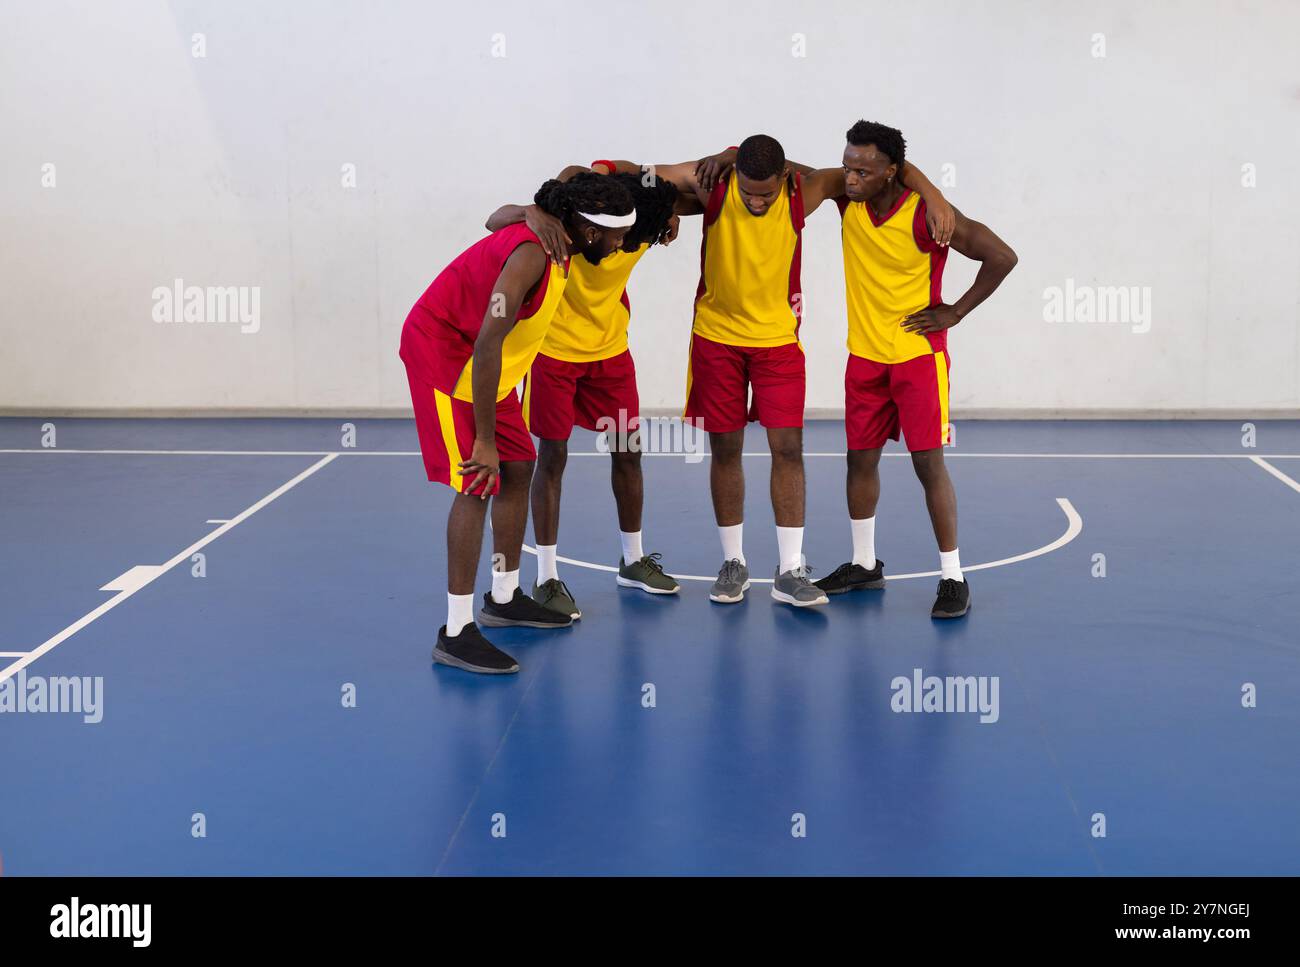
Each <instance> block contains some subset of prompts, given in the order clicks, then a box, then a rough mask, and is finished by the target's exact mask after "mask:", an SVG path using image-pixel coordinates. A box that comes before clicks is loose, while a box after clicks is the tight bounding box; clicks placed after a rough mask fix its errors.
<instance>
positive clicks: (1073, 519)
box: [524, 497, 1083, 584]
mask: <svg viewBox="0 0 1300 967" xmlns="http://www.w3.org/2000/svg"><path fill="white" fill-rule="evenodd" d="M1056 503H1057V505H1058V506H1059V507H1060V508H1061V510H1062V511H1063V512H1064V513H1065V519H1066V522H1067V526H1066V528H1065V533H1064V534H1062V535H1061V536H1060V537H1058V538H1057V539H1056V540H1054V541H1052V543H1050V544H1044V545H1043V546H1042V547H1039V548H1035V549H1034V550H1032V551H1026V552H1025V553H1024V554H1017V555H1016V556H1015V557H1004V558H1003V559H1002V560H1000V561H989V562H988V563H986V564H964V565H962V571H986V570H988V569H989V568H991V567H1003V566H1004V565H1007V564H1018V563H1020V562H1021V561H1027V560H1029V559H1030V558H1032V557H1042V556H1043V555H1044V554H1051V553H1052V551H1055V550H1059V549H1060V548H1062V547H1064V546H1065V545H1066V544H1068V543H1070V541H1072V540H1074V539H1075V538H1076V537H1078V536H1079V535H1080V534H1081V533H1082V532H1083V518H1082V517H1080V516H1079V512H1078V511H1077V510H1075V509H1074V505H1073V504H1072V503H1070V501H1069V500H1068V499H1066V498H1065V497H1057V498H1056ZM524 550H525V551H527V552H528V553H529V554H533V555H536V554H537V550H536V548H534V547H531V546H530V545H528V544H525V545H524ZM555 559H556V560H557V561H563V562H564V563H565V564H572V565H574V566H575V567H585V568H590V569H591V570H593V571H612V572H614V573H615V574H617V573H618V568H616V567H610V566H609V565H608V564H592V563H591V562H590V561H578V560H575V559H573V558H571V557H560V556H559V555H558V554H557V555H556V557H555ZM940 573H941V572H939V571H918V572H916V573H915V574H887V575H885V579H886V581H906V580H909V579H910V578H937V577H938V576H939V575H940ZM671 577H675V578H677V579H678V580H679V581H709V582H713V581H716V580H717V575H716V574H715V575H713V576H711V577H703V576H701V575H699V574H673V575H671ZM749 580H750V583H751V584H771V583H772V581H773V579H772V578H750V579H749Z"/></svg>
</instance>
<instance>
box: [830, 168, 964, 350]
mask: <svg viewBox="0 0 1300 967" xmlns="http://www.w3.org/2000/svg"><path fill="white" fill-rule="evenodd" d="M840 214H841V216H842V217H843V226H842V235H843V244H844V286H845V294H846V296H847V302H848V310H849V352H851V353H853V355H855V356H862V357H863V358H865V359H871V360H874V361H876V362H878V363H903V362H907V360H909V359H915V358H916V357H917V356H926V355H929V354H930V353H934V352H940V351H942V350H943V349H944V348H946V346H947V333H946V332H940V333H933V334H930V335H928V336H926V335H922V334H920V333H914V332H907V331H906V330H904V329H903V327H902V322H903V320H904V319H906V318H907V317H908V316H910V315H911V314H912V313H914V312H919V311H921V310H922V309H925V308H928V307H929V306H932V305H936V304H938V303H939V302H940V301H941V294H940V282H941V279H942V277H943V264H944V260H945V259H946V258H947V254H948V250H947V249H946V248H942V247H940V246H938V245H936V244H935V242H934V240H933V239H932V238H931V237H930V232H929V229H928V228H927V227H926V224H925V208H924V206H923V205H922V204H921V197H920V196H919V195H917V194H916V193H915V192H912V191H906V192H904V193H903V195H902V196H901V197H900V198H899V199H898V203H897V204H896V205H895V206H894V209H893V211H891V212H889V213H888V214H886V215H885V217H884V218H882V219H880V220H879V221H877V220H876V218H875V216H874V215H873V214H872V212H871V209H870V208H869V207H868V206H867V203H866V202H849V201H847V200H842V201H841V205H840Z"/></svg>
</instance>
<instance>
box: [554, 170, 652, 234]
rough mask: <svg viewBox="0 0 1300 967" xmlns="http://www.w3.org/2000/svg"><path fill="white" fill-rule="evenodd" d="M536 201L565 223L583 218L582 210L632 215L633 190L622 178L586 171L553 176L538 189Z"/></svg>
mask: <svg viewBox="0 0 1300 967" xmlns="http://www.w3.org/2000/svg"><path fill="white" fill-rule="evenodd" d="M533 202H534V203H535V204H536V205H537V207H538V208H540V209H541V210H542V211H544V212H546V213H547V214H549V215H554V216H555V217H556V218H558V219H559V220H560V221H562V222H564V223H565V224H571V223H572V222H573V220H574V219H575V218H580V217H581V216H580V215H579V212H591V213H592V214H593V215H594V214H606V215H628V214H631V212H632V208H633V205H632V193H631V192H629V191H628V190H627V186H625V185H624V184H623V183H622V182H620V181H618V180H617V179H615V178H609V177H607V176H605V175H598V174H596V173H595V172H591V171H584V172H582V173H581V174H577V175H574V176H573V177H572V178H570V179H569V180H568V181H557V180H556V179H554V178H552V179H551V180H550V181H548V182H546V183H545V184H544V185H542V187H540V188H538V189H537V194H536V195H534V196H533Z"/></svg>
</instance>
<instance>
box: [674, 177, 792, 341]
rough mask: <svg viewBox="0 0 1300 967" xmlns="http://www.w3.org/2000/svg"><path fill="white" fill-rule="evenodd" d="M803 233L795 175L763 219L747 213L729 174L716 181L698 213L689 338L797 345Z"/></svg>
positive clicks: (734, 182) (782, 189) (737, 188)
mask: <svg viewBox="0 0 1300 967" xmlns="http://www.w3.org/2000/svg"><path fill="white" fill-rule="evenodd" d="M802 230H803V195H802V192H801V190H800V188H799V179H798V178H797V177H796V179H795V187H794V191H793V192H792V191H791V189H790V186H789V185H788V184H785V185H782V187H781V194H780V196H779V197H778V198H777V200H776V201H775V202H774V203H773V204H772V207H771V208H769V209H768V210H767V212H766V213H765V214H763V215H762V216H756V215H753V214H751V213H750V211H749V209H747V208H746V207H745V203H744V201H743V200H742V199H741V197H740V187H739V184H738V179H737V177H736V176H735V174H732V175H731V176H730V177H729V178H727V179H726V181H723V182H720V183H719V184H718V186H717V187H716V188H715V189H714V191H713V195H712V196H711V197H710V199H709V204H708V206H707V207H706V209H705V213H704V238H703V240H702V242H701V243H700V246H701V248H700V285H699V289H698V290H697V292H696V296H695V325H694V328H693V331H694V333H695V334H696V335H698V336H702V337H704V338H705V339H711V340H713V341H714V342H720V343H725V344H727V345H730V346H785V345H788V344H789V343H792V342H798V341H799V315H798V313H797V312H796V308H795V307H797V306H799V305H800V301H801V298H802V296H801V295H800V292H799V254H800V247H801V244H800V243H801V234H802Z"/></svg>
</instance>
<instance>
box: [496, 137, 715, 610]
mask: <svg viewBox="0 0 1300 967" xmlns="http://www.w3.org/2000/svg"><path fill="white" fill-rule="evenodd" d="M595 169H599V170H601V171H602V172H609V171H612V169H613V163H612V162H594V163H593V169H592V170H595ZM587 170H588V169H585V168H581V167H578V166H572V167H569V168H566V169H565V170H564V171H562V172H561V173H560V176H559V178H560V180H561V181H565V180H568V179H569V178H571V177H573V176H574V175H575V174H578V173H580V172H583V171H587ZM610 177H612V178H613V179H614V180H616V181H618V182H619V183H620V184H622V185H624V186H625V187H626V188H627V189H628V191H629V192H630V193H631V195H632V199H633V202H634V204H635V207H636V224H635V225H634V226H633V227H632V228H630V229H629V230H628V233H627V236H626V237H625V238H624V240H623V245H622V246H621V247H620V248H619V249H618V250H617V251H615V252H613V253H612V254H610V255H609V256H607V257H606V258H604V259H602V260H601V261H600V262H599V264H592V263H590V262H587V261H586V260H584V259H578V260H576V261H574V262H573V264H572V267H571V270H570V273H569V281H568V284H567V285H566V286H565V289H564V298H563V299H561V300H560V304H559V306H558V307H557V309H556V311H555V318H554V320H553V321H552V323H551V327H550V329H548V330H547V333H546V339H545V341H544V342H543V343H542V348H541V351H540V352H539V353H538V354H537V358H536V359H535V360H533V365H532V368H531V370H530V371H529V375H528V378H527V381H526V382H525V384H524V399H523V414H524V422H525V424H526V425H527V426H528V428H529V430H530V431H531V432H532V433H533V435H534V436H536V437H537V438H538V441H539V442H538V447H537V449H538V458H537V472H536V473H535V474H534V476H533V484H532V510H533V533H534V535H535V536H536V540H537V581H536V583H534V585H533V597H534V598H535V599H536V600H537V601H538V602H539V603H540V604H542V605H543V606H545V607H547V608H551V609H552V610H555V611H557V612H559V613H560V614H564V615H568V616H571V617H572V618H573V619H575V620H576V619H578V618H581V617H582V611H581V610H580V609H579V607H578V604H577V602H576V601H575V599H574V597H573V593H572V592H571V591H570V590H569V588H568V586H567V585H566V584H565V583H564V582H563V581H562V580H560V575H559V571H558V566H557V538H558V535H559V518H560V485H561V480H562V479H563V475H564V468H565V464H566V462H567V460H568V445H569V444H568V440H569V435H570V433H571V432H572V430H573V428H574V427H575V426H580V427H583V428H584V429H588V430H607V431H610V432H609V433H608V438H609V443H610V448H609V449H610V462H611V467H610V483H611V485H612V487H613V491H614V502H615V505H616V506H617V509H618V521H619V531H620V539H621V543H622V557H621V558H620V559H619V566H618V575H617V578H616V581H617V583H618V585H619V587H625V588H639V589H640V590H642V591H646V592H649V593H650V594H676V593H677V592H678V590H679V586H678V583H677V581H676V580H674V579H673V578H672V577H671V576H669V575H668V574H666V573H665V572H664V569H663V566H662V565H661V564H660V563H659V562H660V555H659V554H657V553H655V554H646V553H645V552H644V550H643V549H642V532H641V517H642V505H643V493H644V484H643V478H642V473H641V448H640V445H639V442H640V441H639V436H638V434H637V430H638V427H639V421H640V403H639V396H638V393H637V384H636V366H635V364H634V363H633V360H632V353H631V351H630V350H629V349H628V338H627V333H628V323H629V321H630V319H631V304H630V303H629V301H628V296H627V282H628V279H629V277H630V276H631V274H632V270H633V269H634V268H635V267H636V265H637V263H638V262H639V261H640V259H641V257H642V256H643V255H645V253H646V252H647V251H649V249H650V246H652V245H654V244H656V243H660V244H664V245H667V244H668V243H669V242H671V241H672V239H673V238H675V237H676V234H677V227H678V224H677V222H678V210H680V211H681V212H683V213H689V212H691V211H692V210H693V211H694V212H695V213H699V212H700V211H701V210H702V209H701V208H700V206H699V204H698V203H697V202H695V201H694V199H688V198H685V197H682V196H679V194H678V192H677V189H676V188H675V187H674V186H673V185H672V184H671V183H670V182H667V181H664V180H662V179H649V180H646V179H643V178H642V177H641V176H640V175H633V174H614V175H611V176H610ZM521 221H522V222H524V223H525V224H527V225H528V227H529V228H530V229H531V230H532V231H533V232H534V234H536V235H537V236H538V237H539V238H540V239H542V242H543V245H544V246H545V247H546V248H547V249H548V251H549V252H551V254H552V256H553V257H563V253H565V252H566V251H567V243H568V241H569V240H568V238H567V237H566V236H565V233H564V230H563V226H562V225H561V224H560V222H559V220H558V219H556V218H555V217H554V216H553V215H550V214H548V213H547V212H545V211H544V210H542V209H541V208H540V207H539V206H537V205H529V206H520V205H505V206H502V207H501V208H500V209H498V210H497V211H496V212H494V213H493V214H492V216H491V217H490V218H489V219H488V221H487V227H488V229H489V230H497V229H500V228H503V227H504V226H507V225H511V224H516V223H518V222H521Z"/></svg>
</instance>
